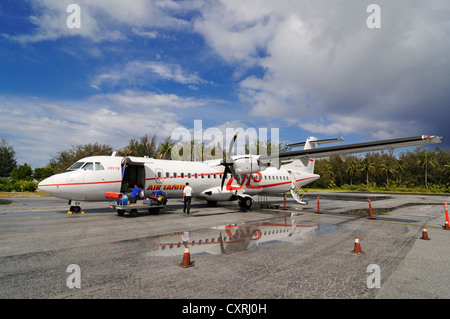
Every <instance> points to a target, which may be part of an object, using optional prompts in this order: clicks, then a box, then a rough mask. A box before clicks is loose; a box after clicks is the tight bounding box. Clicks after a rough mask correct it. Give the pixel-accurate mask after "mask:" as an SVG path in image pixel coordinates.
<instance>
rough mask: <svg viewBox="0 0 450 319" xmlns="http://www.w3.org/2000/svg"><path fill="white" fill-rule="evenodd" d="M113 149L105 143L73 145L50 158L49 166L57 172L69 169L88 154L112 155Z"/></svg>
mask: <svg viewBox="0 0 450 319" xmlns="http://www.w3.org/2000/svg"><path fill="white" fill-rule="evenodd" d="M112 152H113V149H112V147H111V146H109V145H104V144H99V143H95V144H86V145H77V146H72V148H71V149H70V150H65V151H61V152H58V155H56V156H53V157H52V158H51V159H50V163H49V165H48V166H49V167H51V168H52V169H53V170H54V171H55V172H56V173H58V172H62V171H64V170H66V169H68V168H69V167H70V166H71V165H72V164H73V163H75V162H77V161H78V160H80V159H82V158H84V157H88V156H98V155H111V154H112Z"/></svg>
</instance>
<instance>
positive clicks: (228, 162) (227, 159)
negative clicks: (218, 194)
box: [220, 132, 239, 190]
mask: <svg viewBox="0 0 450 319" xmlns="http://www.w3.org/2000/svg"><path fill="white" fill-rule="evenodd" d="M238 134H239V132H237V133H236V134H235V135H234V136H233V140H232V141H231V143H230V146H229V148H228V153H226V154H224V157H223V160H222V161H221V162H220V164H221V165H223V166H225V170H224V171H223V177H222V184H221V186H220V190H222V189H223V184H224V183H225V179H226V178H227V175H228V173H230V174H231V176H233V178H234V179H235V180H236V182H237V183H238V184H239V179H238V176H237V175H236V171H235V169H234V161H233V159H232V158H231V156H230V154H231V152H232V151H233V147H234V143H235V142H236V138H237V135H238Z"/></svg>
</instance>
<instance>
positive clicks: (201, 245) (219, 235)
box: [150, 215, 336, 256]
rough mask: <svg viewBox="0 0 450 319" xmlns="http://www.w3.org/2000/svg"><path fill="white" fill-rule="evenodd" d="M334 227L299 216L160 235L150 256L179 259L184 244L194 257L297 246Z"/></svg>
mask: <svg viewBox="0 0 450 319" xmlns="http://www.w3.org/2000/svg"><path fill="white" fill-rule="evenodd" d="M288 222H290V223H288ZM335 228H336V225H322V226H321V225H301V224H300V223H299V216H296V215H292V216H291V217H290V220H286V219H282V220H270V221H263V222H256V223H248V224H241V225H238V224H232V225H226V226H218V227H212V228H208V229H201V230H195V231H187V232H177V233H173V234H165V235H161V236H159V238H157V241H156V243H155V244H154V247H153V248H154V249H153V250H152V251H151V252H150V255H154V256H180V255H182V254H183V253H184V248H185V245H187V246H188V247H189V251H190V254H191V255H199V254H212V255H216V254H231V253H234V252H238V251H243V250H247V249H252V248H255V247H257V246H262V245H272V244H282V243H284V244H296V243H300V242H302V241H304V240H305V239H309V238H314V237H315V236H317V235H318V234H321V233H325V232H329V231H333V230H334V229H335Z"/></svg>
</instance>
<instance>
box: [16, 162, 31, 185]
mask: <svg viewBox="0 0 450 319" xmlns="http://www.w3.org/2000/svg"><path fill="white" fill-rule="evenodd" d="M32 173H33V170H32V169H31V166H30V165H28V164H27V163H25V164H24V165H19V166H17V167H15V168H14V169H13V170H12V172H11V179H12V180H14V181H31V176H32Z"/></svg>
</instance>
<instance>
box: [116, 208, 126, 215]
mask: <svg viewBox="0 0 450 319" xmlns="http://www.w3.org/2000/svg"><path fill="white" fill-rule="evenodd" d="M124 214H125V211H124V210H123V209H118V210H117V215H119V216H123V215H124Z"/></svg>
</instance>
